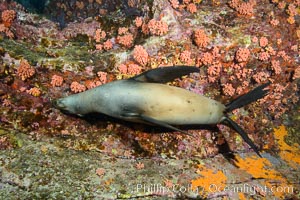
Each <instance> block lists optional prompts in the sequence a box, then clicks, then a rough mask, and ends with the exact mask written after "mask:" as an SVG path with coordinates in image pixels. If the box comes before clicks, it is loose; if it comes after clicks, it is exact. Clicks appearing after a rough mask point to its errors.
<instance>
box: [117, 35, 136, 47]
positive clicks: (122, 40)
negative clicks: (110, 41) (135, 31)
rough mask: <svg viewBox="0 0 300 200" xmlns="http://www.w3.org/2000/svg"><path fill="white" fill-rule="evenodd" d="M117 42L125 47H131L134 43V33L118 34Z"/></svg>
mask: <svg viewBox="0 0 300 200" xmlns="http://www.w3.org/2000/svg"><path fill="white" fill-rule="evenodd" d="M117 42H118V43H119V44H121V45H123V46H124V47H131V46H132V44H133V35H132V34H131V33H127V34H126V35H122V36H120V35H119V36H118V37H117Z"/></svg>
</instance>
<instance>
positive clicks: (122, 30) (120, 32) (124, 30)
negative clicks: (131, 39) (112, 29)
mask: <svg viewBox="0 0 300 200" xmlns="http://www.w3.org/2000/svg"><path fill="white" fill-rule="evenodd" d="M126 33H128V28H127V27H120V28H119V29H118V34H119V35H124V34H126Z"/></svg>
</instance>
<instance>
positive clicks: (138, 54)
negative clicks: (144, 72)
mask: <svg viewBox="0 0 300 200" xmlns="http://www.w3.org/2000/svg"><path fill="white" fill-rule="evenodd" d="M133 58H134V59H135V60H136V61H137V62H138V63H139V64H141V65H143V66H145V65H146V64H147V62H148V60H149V55H148V53H147V51H146V50H145V49H144V47H143V46H141V45H136V46H135V47H134V49H133Z"/></svg>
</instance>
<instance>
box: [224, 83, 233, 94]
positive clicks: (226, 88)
mask: <svg viewBox="0 0 300 200" xmlns="http://www.w3.org/2000/svg"><path fill="white" fill-rule="evenodd" d="M222 86H223V92H224V94H225V95H227V96H233V95H234V93H235V89H234V88H233V86H232V84H231V83H226V84H223V85H222Z"/></svg>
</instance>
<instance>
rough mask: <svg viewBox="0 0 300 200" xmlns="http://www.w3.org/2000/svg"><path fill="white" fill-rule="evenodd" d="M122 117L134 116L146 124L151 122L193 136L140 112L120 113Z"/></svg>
mask: <svg viewBox="0 0 300 200" xmlns="http://www.w3.org/2000/svg"><path fill="white" fill-rule="evenodd" d="M122 117H126V118H131V119H133V118H135V119H136V120H139V121H143V122H145V123H147V124H152V125H156V126H161V127H165V128H168V129H171V130H173V131H178V132H180V133H183V134H185V135H188V136H192V137H194V136H193V135H191V134H189V133H188V132H186V131H183V130H180V129H178V128H176V127H174V126H172V125H170V124H167V123H165V122H162V121H159V120H156V119H153V118H151V117H147V116H145V115H141V114H138V113H125V114H123V115H122Z"/></svg>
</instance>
